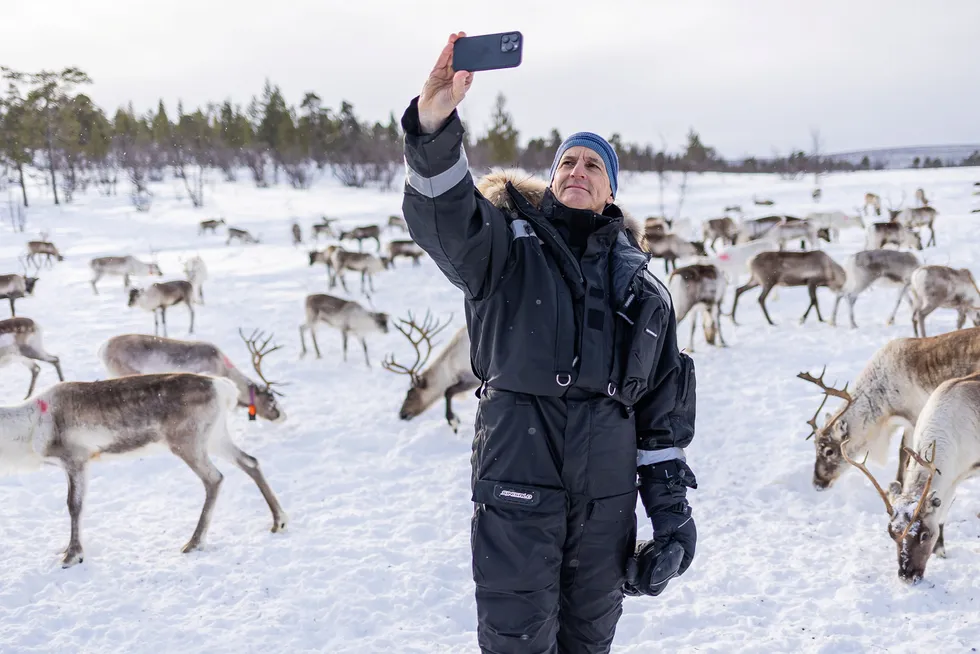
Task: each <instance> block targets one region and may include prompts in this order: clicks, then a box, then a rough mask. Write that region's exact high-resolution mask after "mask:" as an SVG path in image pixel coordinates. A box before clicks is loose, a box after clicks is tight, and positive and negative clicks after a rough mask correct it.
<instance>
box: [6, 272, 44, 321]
mask: <svg viewBox="0 0 980 654" xmlns="http://www.w3.org/2000/svg"><path fill="white" fill-rule="evenodd" d="M18 260H19V261H20V264H21V267H22V268H23V270H24V274H22V275H16V274H10V275H0V300H2V299H4V298H6V299H7V300H8V301H9V302H10V315H11V316H16V315H17V309H16V308H15V307H14V302H15V301H16V300H18V299H20V298H22V297H25V296H28V295H34V286H35V285H36V284H37V281H38V278H37V277H36V276H31V275H29V274H28V273H27V264H26V262H25V260H24V259H23V258H20V259H18ZM33 265H34V274H35V275H37V271H38V266H37V264H36V263H34V264H33Z"/></svg>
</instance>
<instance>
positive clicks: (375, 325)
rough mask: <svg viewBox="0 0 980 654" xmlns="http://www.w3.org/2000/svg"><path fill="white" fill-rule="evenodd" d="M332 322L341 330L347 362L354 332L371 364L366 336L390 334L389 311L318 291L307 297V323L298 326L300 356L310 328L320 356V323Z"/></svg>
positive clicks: (367, 360) (365, 359)
mask: <svg viewBox="0 0 980 654" xmlns="http://www.w3.org/2000/svg"><path fill="white" fill-rule="evenodd" d="M321 322H322V323H324V324H327V325H330V326H331V327H333V328H334V329H337V330H339V331H340V334H341V336H342V337H343V341H344V361H347V336H348V334H354V335H355V336H357V338H358V339H359V340H360V341H361V346H362V347H363V348H364V362H365V363H366V364H367V365H368V367H369V368H370V367H371V360H370V359H369V358H368V346H367V341H366V340H364V338H365V336H367V335H368V334H371V333H373V332H381V333H382V334H387V333H388V314H387V313H381V312H379V311H378V312H375V311H368V310H367V309H365V308H364V307H362V306H361V305H360V304H358V303H357V302H352V301H350V300H344V299H341V298H339V297H334V296H332V295H326V294H323V293H317V294H314V295H307V296H306V322H304V323H303V324H302V325H300V326H299V342H300V346H301V347H302V351H301V352H300V356H301V357H302V356H305V355H306V340H305V338H304V334H305V333H306V332H307V331H309V332H310V336H311V337H312V339H313V348H314V349H315V350H316V358H317V359H319V358H320V346H319V345H317V342H316V326H317V323H321Z"/></svg>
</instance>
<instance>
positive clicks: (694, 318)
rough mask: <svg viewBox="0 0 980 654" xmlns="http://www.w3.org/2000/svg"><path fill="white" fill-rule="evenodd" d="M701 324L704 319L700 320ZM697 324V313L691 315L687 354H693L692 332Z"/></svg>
mask: <svg viewBox="0 0 980 654" xmlns="http://www.w3.org/2000/svg"><path fill="white" fill-rule="evenodd" d="M702 322H704V319H703V318H702ZM697 324H698V313H697V311H695V312H692V313H691V342H690V344H689V346H688V348H687V350H688V352H694V330H695V329H696V328H697Z"/></svg>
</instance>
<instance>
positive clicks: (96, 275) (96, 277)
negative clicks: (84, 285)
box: [91, 273, 102, 295]
mask: <svg viewBox="0 0 980 654" xmlns="http://www.w3.org/2000/svg"><path fill="white" fill-rule="evenodd" d="M100 279H102V273H95V277H93V278H92V282H91V283H92V290H93V291H95V294H96V295H98V294H99V289H98V288H97V287H96V286H95V282H97V281H99V280H100Z"/></svg>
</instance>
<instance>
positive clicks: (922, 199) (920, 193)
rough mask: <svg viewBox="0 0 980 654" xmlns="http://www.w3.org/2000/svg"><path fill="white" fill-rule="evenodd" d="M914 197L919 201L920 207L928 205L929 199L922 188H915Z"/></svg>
mask: <svg viewBox="0 0 980 654" xmlns="http://www.w3.org/2000/svg"><path fill="white" fill-rule="evenodd" d="M915 199H916V201H917V202H918V203H919V206H920V207H928V206H929V200H928V199H927V198H926V192H925V190H924V189H921V188H917V189H915Z"/></svg>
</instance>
